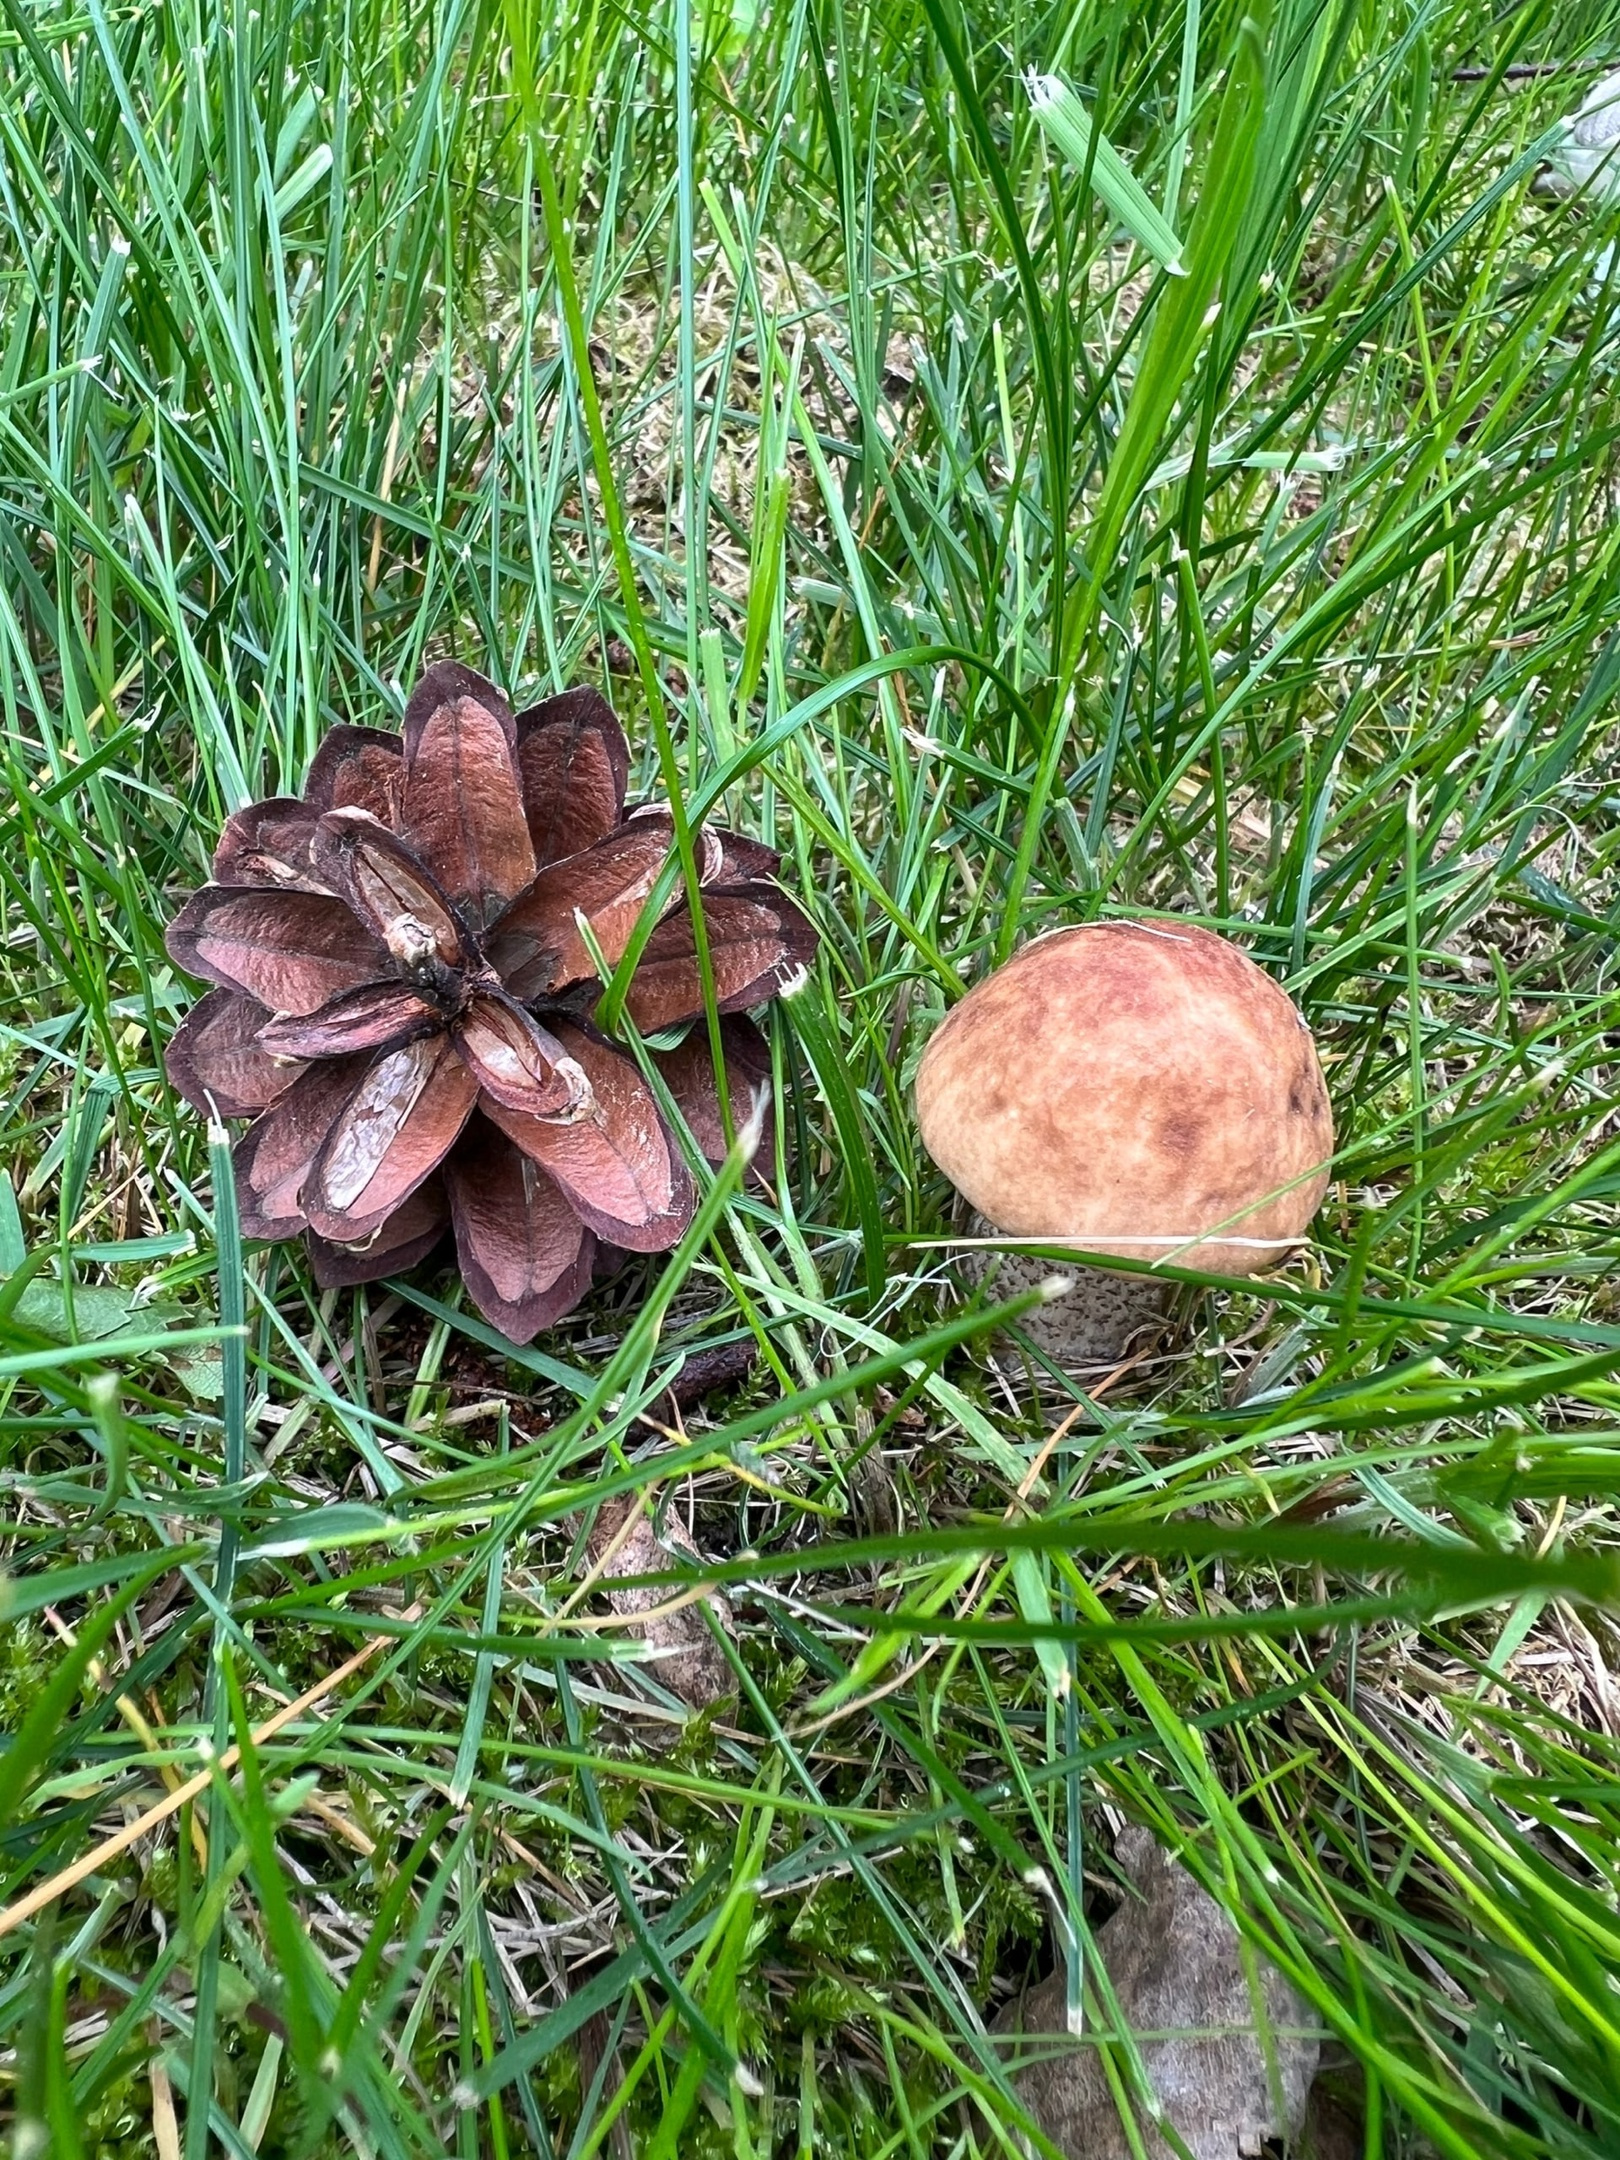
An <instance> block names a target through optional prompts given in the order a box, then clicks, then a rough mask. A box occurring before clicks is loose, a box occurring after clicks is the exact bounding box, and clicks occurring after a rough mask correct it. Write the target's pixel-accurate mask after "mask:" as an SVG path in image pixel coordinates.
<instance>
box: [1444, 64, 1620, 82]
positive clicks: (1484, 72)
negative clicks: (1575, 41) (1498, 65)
mask: <svg viewBox="0 0 1620 2160" xmlns="http://www.w3.org/2000/svg"><path fill="white" fill-rule="evenodd" d="M1608 65H1609V63H1608V61H1607V60H1515V61H1514V62H1513V64H1512V66H1511V67H1505V68H1503V69H1502V71H1501V76H1502V80H1503V82H1535V81H1537V80H1539V78H1540V77H1541V76H1543V75H1600V74H1601V73H1602V72H1603V70H1604V69H1605V68H1606V67H1607V66H1608ZM1496 72H1497V70H1496V69H1495V68H1488V67H1460V68H1453V69H1452V71H1451V79H1452V81H1453V82H1489V81H1490V79H1491V77H1492V76H1493V75H1494V74H1496Z"/></svg>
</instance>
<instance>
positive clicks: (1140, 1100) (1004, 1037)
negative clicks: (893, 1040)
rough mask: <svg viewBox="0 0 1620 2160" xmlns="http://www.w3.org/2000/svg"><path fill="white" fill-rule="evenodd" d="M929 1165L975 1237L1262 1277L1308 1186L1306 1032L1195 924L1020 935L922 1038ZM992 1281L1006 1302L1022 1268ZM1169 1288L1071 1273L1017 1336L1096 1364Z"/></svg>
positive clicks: (1320, 1121)
mask: <svg viewBox="0 0 1620 2160" xmlns="http://www.w3.org/2000/svg"><path fill="white" fill-rule="evenodd" d="M917 1121H918V1124H919V1126H920V1128H921V1131H922V1137H923V1143H924V1145H925V1146H926V1147H927V1149H928V1152H929V1154H930V1155H931V1156H932V1157H933V1158H934V1161H935V1162H936V1163H938V1165H939V1167H940V1168H941V1169H942V1170H943V1171H944V1172H945V1174H946V1176H947V1177H948V1178H949V1179H950V1180H951V1182H952V1184H953V1185H955V1186H956V1188H957V1190H958V1191H959V1192H960V1193H961V1194H962V1195H963V1197H964V1199H965V1200H967V1202H968V1203H969V1204H970V1206H971V1207H973V1208H974V1209H976V1210H977V1211H978V1213H979V1215H980V1216H981V1217H983V1219H984V1221H985V1222H986V1223H987V1224H988V1226H989V1227H990V1229H991V1230H992V1232H995V1233H999V1234H1000V1235H1002V1236H1004V1237H1012V1238H1020V1239H1024V1240H1026V1241H1028V1242H1029V1243H1032V1244H1033V1243H1039V1244H1043V1245H1065V1246H1073V1247H1077V1248H1080V1249H1082V1250H1084V1251H1088V1252H1095V1253H1108V1254H1117V1255H1119V1256H1120V1257H1122V1258H1127V1259H1135V1260H1142V1261H1148V1262H1156V1261H1169V1262H1171V1263H1173V1264H1174V1265H1176V1266H1178V1267H1188V1268H1201V1269H1206V1270H1208V1271H1209V1272H1210V1273H1214V1274H1223V1275H1252V1274H1257V1273H1259V1272H1260V1271H1262V1270H1263V1269H1266V1268H1269V1267H1271V1266H1274V1265H1275V1264H1276V1262H1277V1261H1279V1260H1280V1259H1282V1258H1283V1256H1284V1255H1285V1254H1286V1253H1287V1252H1288V1251H1289V1249H1290V1248H1291V1247H1292V1246H1294V1245H1296V1244H1297V1243H1298V1242H1299V1240H1300V1238H1301V1237H1302V1236H1303V1234H1304V1232H1305V1230H1306V1228H1307V1226H1308V1225H1309V1223H1310V1220H1311V1217H1312V1216H1313V1215H1314V1214H1315V1213H1316V1209H1317V1206H1318V1204H1319V1203H1320V1201H1321V1198H1322V1194H1323V1192H1324V1190H1325V1189H1326V1186H1327V1181H1328V1162H1329V1159H1330V1157H1331V1156H1332V1153H1333V1116H1332V1112H1331V1110H1330V1108H1329V1106H1328V1097H1327V1089H1326V1087H1325V1085H1324V1084H1323V1080H1322V1069H1321V1066H1320V1065H1319V1064H1318V1062H1317V1056H1316V1045H1315V1043H1314V1042H1313V1040H1312V1038H1311V1032H1310V1029H1309V1028H1308V1027H1307V1026H1306V1024H1305V1022H1304V1020H1303V1018H1302V1017H1301V1016H1300V1014H1299V1012H1298V1010H1297V1009H1296V1008H1295V1006H1294V1005H1293V1003H1292V1002H1291V1000H1290V999H1289V998H1288V997H1287V995H1286V994H1285V993H1284V992H1283V991H1282V990H1281V989H1279V987H1278V986H1277V984H1276V983H1275V982H1273V981H1272V979H1271V977H1270V976H1269V975H1267V974H1265V973H1264V972H1263V970H1262V969H1260V968H1258V967H1256V965H1255V964H1254V962H1253V961H1252V960H1251V959H1249V958H1248V956H1247V955H1246V954H1245V953H1242V952H1240V951H1239V950H1238V948H1237V947H1236V946H1235V945H1232V944H1229V943H1228V942H1227V941H1226V939H1224V938H1221V937H1217V936H1215V934H1214V933H1213V932H1212V931H1209V930H1202V929H1199V928H1198V926H1197V925H1196V924H1194V923H1188V922H1179V921H1174V920H1172V921H1161V922H1132V921H1125V920H1118V921H1114V920H1110V921H1103V922H1093V923H1082V924H1078V925H1075V926H1073V927H1071V928H1068V929H1062V930H1053V931H1049V932H1047V933H1046V934H1045V935H1044V936H1042V937H1038V938H1036V939H1034V940H1033V941H1032V942H1031V943H1030V944H1029V945H1027V946H1025V948H1024V949H1023V951H1022V952H1020V953H1018V954H1017V955H1016V956H1015V957H1014V958H1013V959H1012V960H1010V961H1009V962H1008V963H1007V965H1006V966H1005V967H1003V968H998V969H997V970H996V972H995V973H994V974H992V975H989V976H987V977H986V978H985V980H984V981H983V982H981V983H979V984H978V985H977V986H976V987H975V988H974V989H973V990H971V991H969V993H968V995H967V996H966V997H965V998H964V999H963V1000H962V1002H961V1003H960V1004H959V1005H958V1006H957V1007H956V1008H955V1010H954V1011H953V1012H951V1013H950V1014H949V1015H948V1017H947V1018H946V1020H945V1021H944V1023H943V1024H942V1025H941V1026H940V1027H939V1028H938V1030H937V1031H936V1032H935V1034H934V1036H933V1038H932V1039H931V1040H930V1042H929V1044H928V1046H927V1048H926V1050H925V1051H924V1052H923V1056H922V1061H921V1063H920V1065H919V1067H918V1070H917ZM1008 1258H1009V1259H1010V1260H1011V1261H1013V1262H1016V1263H1018V1265H1016V1266H1013V1267H1012V1268H1010V1269H1009V1268H1008V1267H1007V1266H1005V1265H1004V1266H1003V1268H1002V1270H1001V1271H1000V1285H1001V1287H1002V1288H1003V1289H1006V1288H1007V1287H1008V1284H1009V1277H1010V1278H1011V1280H1012V1282H1013V1283H1014V1284H1016V1283H1017V1282H1018V1280H1019V1278H1020V1276H1026V1277H1027V1276H1028V1274H1029V1273H1030V1271H1031V1270H1032V1269H1036V1270H1038V1272H1039V1273H1049V1272H1050V1270H1049V1269H1046V1268H1045V1267H1044V1266H1041V1265H1040V1264H1039V1263H1035V1262H1033V1261H1031V1260H1030V1259H1029V1258H1028V1257H1027V1256H1019V1255H1010V1256H1008ZM1167 1289H1168V1286H1167V1285H1165V1284H1163V1283H1161V1282H1155V1281H1154V1280H1153V1279H1152V1278H1151V1277H1145V1278H1144V1277H1135V1278H1128V1277H1124V1276H1121V1275H1120V1274H1118V1273H1115V1272H1112V1271H1108V1270H1104V1269H1078V1270H1076V1271H1075V1287H1074V1289H1073V1291H1072V1293H1071V1295H1070V1296H1068V1297H1066V1298H1064V1299H1063V1300H1062V1301H1061V1302H1060V1303H1058V1304H1056V1305H1054V1306H1047V1307H1044V1308H1041V1309H1040V1310H1039V1311H1038V1312H1037V1313H1034V1314H1031V1315H1030V1316H1028V1317H1027V1318H1026V1320H1025V1321H1024V1323H1023V1324H1024V1326H1025V1327H1026V1329H1029V1328H1030V1325H1031V1321H1033V1322H1034V1326H1035V1330H1036V1331H1037V1332H1036V1333H1035V1339H1037V1340H1041V1341H1042V1343H1043V1347H1049V1348H1050V1349H1051V1350H1052V1351H1053V1352H1054V1354H1056V1355H1059V1356H1062V1357H1066V1358H1068V1359H1070V1360H1079V1361H1081V1362H1086V1361H1090V1360H1092V1359H1095V1358H1111V1357H1114V1356H1117V1355H1118V1354H1119V1352H1120V1351H1121V1350H1122V1349H1123V1347H1124V1344H1125V1342H1126V1341H1127V1339H1128V1338H1129V1337H1130V1336H1131V1335H1132V1334H1133V1333H1135V1332H1136V1331H1137V1330H1138V1329H1139V1328H1140V1327H1141V1326H1142V1325H1143V1323H1144V1322H1145V1321H1149V1320H1152V1319H1154V1318H1156V1317H1157V1315H1158V1314H1159V1313H1161V1312H1162V1310H1163V1306H1164V1301H1165V1297H1166V1295H1167Z"/></svg>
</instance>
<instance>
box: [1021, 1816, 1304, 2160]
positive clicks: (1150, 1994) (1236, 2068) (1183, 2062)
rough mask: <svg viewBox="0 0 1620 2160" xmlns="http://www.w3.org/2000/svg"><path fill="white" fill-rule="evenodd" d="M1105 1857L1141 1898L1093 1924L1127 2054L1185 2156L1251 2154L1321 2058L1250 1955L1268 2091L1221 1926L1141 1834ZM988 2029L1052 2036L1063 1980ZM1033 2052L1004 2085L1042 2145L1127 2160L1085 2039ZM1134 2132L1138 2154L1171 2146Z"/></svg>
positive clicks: (1295, 2109) (1266, 1969)
mask: <svg viewBox="0 0 1620 2160" xmlns="http://www.w3.org/2000/svg"><path fill="white" fill-rule="evenodd" d="M1116 1857H1117V1858H1118V1860H1119V1862H1120V1864H1121V1866H1122V1867H1123V1868H1124V1870H1125V1872H1126V1874H1127V1875H1128V1876H1129V1877H1130V1879H1131V1881H1132V1882H1133V1883H1134V1884H1135V1886H1136V1889H1137V1891H1138V1892H1139V1893H1140V1894H1139V1895H1137V1896H1128V1897H1127V1898H1126V1899H1125V1901H1124V1903H1123V1904H1122V1905H1121V1906H1120V1907H1119V1909H1118V1911H1117V1912H1115V1913H1113V1914H1112V1915H1111V1916H1110V1917H1109V1919H1107V1920H1106V1921H1105V1922H1104V1923H1103V1925H1102V1926H1101V1927H1100V1928H1099V1929H1098V1931H1097V1947H1098V1949H1099V1950H1100V1951H1101V1953H1102V1957H1103V1961H1104V1963H1105V1965H1106V1966H1107V1969H1108V1977H1109V1979H1110V1980H1111V1982H1112V1983H1113V1988H1114V1993H1115V1995H1116V1996H1117V1997H1118V2000H1119V2007H1120V2012H1121V2015H1122V2016H1123V2017H1124V2018H1125V2019H1126V2020H1127V2021H1128V2023H1129V2024H1130V2026H1131V2028H1132V2030H1133V2031H1134V2032H1136V2033H1138V2034H1140V2035H1143V2036H1144V2037H1142V2038H1140V2039H1139V2040H1138V2042H1137V2046H1138V2049H1139V2051H1140V2054H1141V2057H1142V2062H1143V2065H1144V2067H1145V2068H1146V2071H1147V2074H1148V2077H1149V2079H1150V2081H1151V2083H1152V2086H1153V2089H1154V2091H1155V2093H1156V2094H1157V2095H1158V2098H1159V2101H1160V2103H1161V2105H1162V2107H1163V2110H1164V2115H1165V2118H1166V2119H1167V2120H1168V2121H1169V2122H1170V2123H1172V2124H1173V2125H1174V2126H1175V2129H1176V2132H1177V2134H1178V2135H1179V2137H1180V2138H1181V2140H1182V2142H1183V2144H1184V2145H1185V2147H1186V2149H1187V2151H1188V2153H1189V2154H1191V2155H1192V2160H1252V2156H1253V2155H1255V2154H1258V2153H1259V2152H1260V2150H1261V2148H1262V2146H1264V2145H1265V2143H1266V2141H1267V2139H1268V2138H1285V2139H1286V2138H1291V2137H1293V2136H1295V2135H1296V2134H1297V2133H1298V2130H1299V2128H1300V2124H1301V2122H1302V2120H1303V2118H1304V2113H1305V2103H1306V2097H1307V2095H1308V2093H1309V2091H1310V2086H1311V2080H1312V2078H1313V2077H1314V2076H1315V2074H1316V2064H1317V2057H1318V2055H1319V2053H1320V2045H1319V2043H1318V2042H1317V2041H1316V2040H1314V2039H1303V2038H1300V2037H1299V2034H1300V2032H1301V2030H1302V2029H1305V2030H1308V2029H1309V2028H1310V2027H1311V2026H1312V2025H1313V2024H1314V2022H1315V2020H1314V2019H1313V2018H1312V2016H1311V2014H1310V2012H1309V2010H1308V2009H1307V2007H1306V2005H1305V2004H1304V2003H1303V2002H1302V2001H1301V2000H1300V1998H1299V1996H1298V1995H1297V1994H1296V1993H1295V1992H1294V1990H1293V1988H1292V1987H1291V1986H1290V1985H1289V1983H1288V1982H1287V1981H1286V1980H1285V1979H1284V1978H1283V1976H1282V1975H1281V1973H1279V1972H1278V1971H1277V1970H1276V1969H1275V1967H1273V1966H1271V1965H1268V1964H1267V1963H1266V1962H1265V1961H1264V1960H1263V1959H1260V1958H1256V1960H1255V1970H1256V1973H1257V1976H1258V1979H1259V1982H1260V1992H1261V1995H1262V1998H1263V2001H1264V2005H1265V2015H1266V2022H1267V2024H1268V2025H1269V2027H1270V2045H1271V2052H1272V2057H1273V2062H1274V2065H1275V2072H1276V2078H1275V2086H1276V2089H1275V2091H1274V2090H1273V2080H1272V2076H1271V2074H1270V2072H1269V2071H1268V2068H1267V2063H1266V2052H1265V2049H1264V2048H1263V2047H1262V2045H1261V2041H1260V2038H1259V2035H1258V2033H1257V2031H1256V2027H1255V2004H1254V2000H1253V1998H1252V1996H1251V1995H1250V1992H1249V1984H1248V1980H1247V1978H1246V1976H1245V1973H1244V1966H1243V1960H1242V1956H1241V1954H1240V1947H1239V1945H1240V1938H1239V1936H1238V1931H1237V1929H1236V1928H1235V1927H1234V1926H1233V1924H1232V1922H1231V1920H1230V1919H1229V1918H1228V1917H1227V1915H1226V1913H1225V1912H1224V1911H1223V1910H1222V1909H1221V1907H1220V1906H1219V1905H1217V1904H1216V1902H1215V1900H1214V1899H1213V1898H1212V1897H1210V1896H1209V1895H1208V1893H1207V1892H1206V1891H1204V1890H1203V1889H1202V1888H1200V1886H1199V1884H1198V1883H1197V1882H1196V1881H1194V1879H1193V1877H1192V1876H1191V1875H1189V1874H1188V1872H1187V1870H1186V1869H1185V1868H1184V1867H1182V1866H1181V1864H1180V1862H1179V1861H1177V1860H1174V1859H1172V1858H1171V1856H1170V1854H1169V1853H1167V1852H1166V1851H1165V1850H1164V1849H1163V1847H1162V1846H1160V1845H1159V1844H1158V1842H1157V1841H1156V1840H1155V1839H1154V1837H1153V1836H1152V1835H1151V1833H1150V1832H1148V1831H1146V1830H1141V1829H1137V1828H1134V1827H1133V1828H1130V1829H1127V1830H1124V1831H1122V1832H1121V1834H1120V1837H1119V1841H1118V1844H1117V1847H1116ZM996 2026H997V2030H998V2031H1022V2033H1023V2034H1024V2035H1026V2036H1034V2035H1036V2034H1055V2035H1059V2036H1061V2035H1062V2034H1063V2033H1064V2030H1065V2026H1064V1976H1063V1974H1062V1973H1061V1972H1058V1973H1054V1974H1053V1975H1052V1976H1051V1977H1050V1978H1049V1979H1046V1980H1043V1981H1042V1982H1041V1983H1040V1984H1039V1986H1037V1987H1035V1988H1032V1989H1031V1990H1030V1992H1029V1994H1028V1995H1027V1996H1026V1997H1025V1998H1024V2001H1023V2003H1022V2005H1021V2006H1018V2005H1013V2006H1011V2007H1010V2008H1009V2010H1008V2011H1007V2012H1005V2013H1004V2014H1003V2015H1002V2017H1000V2018H998V2019H997V2021H996ZM1148 2034H1152V2035H1154V2036H1155V2037H1153V2038H1147V2037H1145V2036H1146V2035H1148ZM1040 2046H1041V2055H1040V2058H1039V2059H1037V2060H1035V2061H1031V2062H1028V2063H1027V2064H1026V2067H1025V2068H1023V2069H1021V2070H1018V2071H1017V2072H1016V2073H1015V2076H1014V2080H1013V2082H1014V2084H1015V2086H1016V2087H1017V2090H1018V2094H1019V2097H1020V2099H1021V2100H1022V2101H1023V2103H1024V2105H1025V2107H1026V2108H1028V2110H1029V2112H1030V2114H1031V2115H1032V2116H1033V2117H1034V2119H1035V2120H1036V2122H1038V2123H1039V2124H1040V2126H1041V2128H1042V2130H1043V2131H1044V2132H1045V2134H1046V2135H1047V2137H1049V2138H1050V2139H1051V2140H1052V2143H1053V2144H1054V2145H1056V2146H1057V2147H1058V2149H1059V2150H1060V2151H1061V2152H1063V2153H1065V2154H1067V2155H1069V2156H1070V2160H1130V2156H1131V2153H1132V2146H1131V2143H1130V2140H1129V2138H1128V2136H1127V2134H1126V2132H1125V2130H1124V2128H1123V2126H1122V2125H1121V2123H1120V2120H1119V2111H1118V2109H1117V2107H1116V2106H1115V2103H1114V2099H1113V2095H1112V2093H1111V2092H1110V2090H1109V2086H1108V2078H1107V2074H1106V2071H1105V2069H1104V2065H1103V2060H1102V2054H1101V2051H1100V2050H1099V2048H1098V2047H1097V2046H1096V2044H1095V2040H1094V2039H1088V2040H1085V2041H1082V2042H1080V2043H1079V2044H1078V2045H1074V2046H1070V2047H1063V2048H1059V2047H1058V2046H1057V2044H1056V2043H1055V2042H1053V2041H1052V2040H1046V2041H1043V2042H1041V2043H1040ZM1140 2134H1141V2138H1142V2145H1143V2149H1144V2150H1145V2151H1146V2152H1147V2154H1148V2155H1149V2156H1150V2160H1170V2156H1171V2154H1172V2152H1173V2150H1174V2148H1173V2147H1172V2146H1171V2145H1170V2144H1169V2143H1168V2142H1167V2141H1166V2140H1165V2139H1164V2138H1163V2137H1161V2136H1160V2135H1159V2133H1158V2131H1157V2130H1156V2128H1155V2127H1154V2126H1153V2124H1152V2123H1151V2122H1149V2121H1147V2120H1143V2121H1142V2122H1141V2124H1140Z"/></svg>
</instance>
